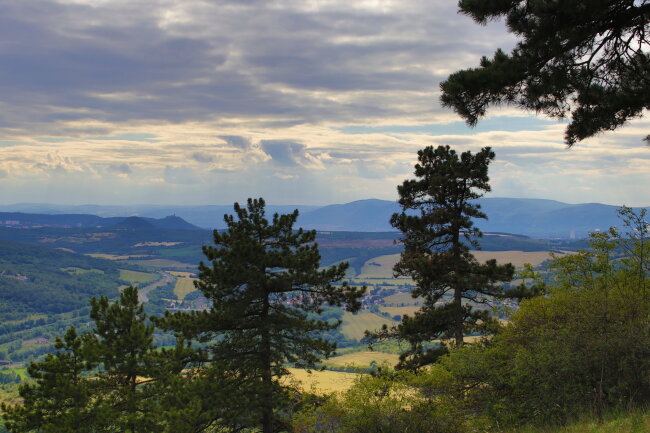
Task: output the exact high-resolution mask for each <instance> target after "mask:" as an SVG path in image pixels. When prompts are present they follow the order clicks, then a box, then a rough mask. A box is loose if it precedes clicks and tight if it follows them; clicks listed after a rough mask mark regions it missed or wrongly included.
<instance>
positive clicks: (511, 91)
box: [441, 0, 650, 145]
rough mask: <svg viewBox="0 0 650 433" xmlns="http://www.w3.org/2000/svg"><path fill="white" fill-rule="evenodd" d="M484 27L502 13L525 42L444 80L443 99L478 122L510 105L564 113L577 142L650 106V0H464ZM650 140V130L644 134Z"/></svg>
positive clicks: (571, 138) (462, 5) (465, 7)
mask: <svg viewBox="0 0 650 433" xmlns="http://www.w3.org/2000/svg"><path fill="white" fill-rule="evenodd" d="M459 6H460V11H461V12H462V13H464V14H466V15H469V16H470V17H472V18H473V19H474V20H475V21H476V22H478V23H480V24H486V23H487V22H488V21H492V20H496V19H498V18H500V17H504V18H505V20H506V24H507V26H508V30H509V31H510V32H511V33H514V34H515V35H516V36H517V38H519V42H518V43H517V45H516V47H515V48H514V49H513V50H512V52H511V53H510V54H506V53H505V52H503V51H502V50H500V49H499V50H497V52H496V53H495V54H494V57H492V58H490V59H488V58H486V57H483V59H481V61H480V66H479V67H477V68H472V69H465V70H462V71H458V72H455V73H453V74H452V75H450V76H449V78H448V79H447V80H446V81H445V82H443V83H442V84H441V89H442V97H441V100H442V102H443V104H444V105H445V106H447V107H451V108H453V109H454V110H455V111H456V112H457V113H458V114H460V115H461V116H462V117H464V118H465V120H467V123H469V124H470V125H472V126H474V125H475V124H476V122H477V121H478V119H480V118H481V117H483V116H484V115H485V113H486V110H487V108H488V107H490V106H499V105H501V104H509V105H514V106H517V107H521V108H524V109H527V110H532V111H535V112H538V113H539V112H542V113H544V114H546V115H549V116H552V117H557V118H564V117H566V116H568V115H569V114H571V116H572V121H571V123H570V124H569V126H568V127H567V129H566V134H565V141H566V143H567V144H569V145H573V144H574V143H576V142H577V141H580V140H583V139H584V138H587V137H591V136H593V135H596V134H598V133H599V132H602V131H609V130H614V129H616V128H618V127H619V126H621V125H623V124H625V123H626V122H628V121H629V120H630V119H633V118H635V117H640V116H642V115H643V113H644V110H647V109H649V108H650V54H649V52H648V47H649V43H648V36H647V35H648V33H650V20H649V19H648V15H649V14H650V2H648V1H647V0H640V1H639V0H589V1H583V0H562V1H549V0H540V1H523V0H497V1H485V0H460V1H459ZM645 140H646V141H649V142H650V135H648V136H647V137H646V138H645Z"/></svg>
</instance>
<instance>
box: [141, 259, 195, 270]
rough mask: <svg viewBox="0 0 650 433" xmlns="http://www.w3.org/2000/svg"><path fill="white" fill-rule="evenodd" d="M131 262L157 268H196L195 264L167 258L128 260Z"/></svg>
mask: <svg viewBox="0 0 650 433" xmlns="http://www.w3.org/2000/svg"><path fill="white" fill-rule="evenodd" d="M130 263H132V264H136V265H141V266H149V267H152V268H158V269H196V267H197V265H196V264H189V263H182V262H179V261H176V260H169V259H148V260H138V261H132V262H130Z"/></svg>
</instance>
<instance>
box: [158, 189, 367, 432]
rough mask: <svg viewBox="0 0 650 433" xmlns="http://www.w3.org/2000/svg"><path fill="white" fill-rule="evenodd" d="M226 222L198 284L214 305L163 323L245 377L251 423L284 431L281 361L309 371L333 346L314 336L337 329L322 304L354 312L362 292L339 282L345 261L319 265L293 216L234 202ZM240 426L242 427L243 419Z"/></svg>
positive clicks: (310, 236) (311, 237)
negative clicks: (320, 316)
mask: <svg viewBox="0 0 650 433" xmlns="http://www.w3.org/2000/svg"><path fill="white" fill-rule="evenodd" d="M234 210H235V213H236V215H234V216H233V215H226V216H225V217H224V219H225V222H226V224H227V227H228V228H227V230H226V231H224V232H219V231H216V230H215V231H214V243H215V245H214V246H204V247H203V252H204V254H205V256H206V257H207V259H208V260H209V261H210V263H209V264H208V265H206V264H204V263H201V264H200V266H199V270H200V274H199V280H198V281H197V282H196V287H197V288H198V289H199V290H201V291H202V292H203V294H204V295H205V296H206V297H207V298H208V299H209V300H210V301H211V303H212V308H210V309H209V310H207V311H202V312H193V313H190V314H188V313H176V314H168V315H167V316H166V317H165V318H164V319H163V320H162V321H161V323H162V324H163V326H167V327H168V328H170V329H173V330H175V331H176V332H177V334H178V335H182V336H183V337H184V338H186V339H198V340H199V341H202V342H205V343H207V351H206V352H205V356H206V357H205V361H207V362H209V363H211V364H212V365H217V366H220V368H224V369H225V370H227V371H230V372H232V375H233V376H236V377H239V378H242V381H241V389H240V392H239V393H236V394H233V395H232V398H234V399H235V398H242V399H243V403H242V404H245V405H246V412H247V413H248V415H249V416H250V417H251V419H249V420H248V422H250V423H251V426H259V427H261V429H262V431H263V432H264V433H271V432H274V431H279V430H282V429H283V428H284V426H283V425H282V421H281V419H280V418H281V417H280V416H278V411H280V410H281V409H282V407H283V404H284V399H285V397H286V394H285V390H286V387H285V386H284V385H283V384H282V382H281V378H282V377H283V376H285V375H286V374H287V373H288V372H287V370H286V368H285V365H286V364H293V365H295V366H300V367H312V366H314V364H315V363H316V362H317V361H318V360H319V359H320V358H321V357H323V356H325V357H326V356H329V355H330V354H331V353H333V351H334V349H335V345H334V344H332V343H329V342H327V341H325V340H323V339H322V338H319V337H318V333H319V332H321V331H327V330H330V329H333V328H335V327H336V326H338V325H339V324H338V323H329V322H325V321H321V320H319V319H318V318H317V317H316V316H315V315H314V313H318V312H319V311H320V307H321V306H322V305H323V303H325V302H327V303H329V304H333V305H342V304H343V305H345V306H346V307H347V308H348V309H350V310H355V309H358V308H359V306H360V304H359V301H358V298H359V296H361V294H362V292H363V290H360V289H357V288H353V287H350V286H348V285H347V283H345V282H343V283H339V284H336V285H335V284H334V283H337V282H339V281H341V280H342V279H343V277H344V275H345V271H346V269H347V267H348V265H347V263H342V264H339V265H336V266H332V267H329V268H325V269H321V268H320V254H319V251H318V245H317V244H316V243H315V238H316V232H315V231H303V230H302V229H298V230H295V231H294V230H293V225H294V224H295V222H296V219H297V218H298V211H297V210H296V211H294V212H293V213H292V214H286V215H278V214H275V215H274V216H273V219H272V221H270V222H269V221H268V220H267V219H266V218H265V203H264V200H263V199H261V198H260V199H257V200H252V199H249V200H248V203H247V206H246V207H245V208H244V207H241V206H239V204H237V203H235V205H234ZM240 422H243V421H241V420H240Z"/></svg>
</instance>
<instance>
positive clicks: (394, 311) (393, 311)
mask: <svg viewBox="0 0 650 433" xmlns="http://www.w3.org/2000/svg"><path fill="white" fill-rule="evenodd" d="M409 296H410V295H409ZM411 299H413V298H411ZM379 309H380V310H381V311H383V312H384V313H388V314H390V315H391V316H395V315H400V316H402V317H404V315H405V314H408V315H409V316H411V317H412V316H413V315H414V314H415V312H416V311H419V310H420V307H417V306H415V305H410V306H408V307H380V308H379Z"/></svg>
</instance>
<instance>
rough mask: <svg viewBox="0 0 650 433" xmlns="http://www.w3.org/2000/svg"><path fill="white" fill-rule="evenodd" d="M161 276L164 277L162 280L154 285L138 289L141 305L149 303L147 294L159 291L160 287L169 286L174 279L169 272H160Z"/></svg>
mask: <svg viewBox="0 0 650 433" xmlns="http://www.w3.org/2000/svg"><path fill="white" fill-rule="evenodd" d="M160 275H162V278H161V279H159V280H158V281H154V282H153V283H151V284H149V285H146V286H144V287H138V301H140V303H142V304H144V303H145V302H148V301H149V297H148V296H147V294H148V293H149V292H151V291H152V290H154V289H157V288H158V287H161V286H164V285H165V284H169V283H171V282H172V280H173V279H174V277H172V276H171V275H170V274H168V273H167V272H160Z"/></svg>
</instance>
